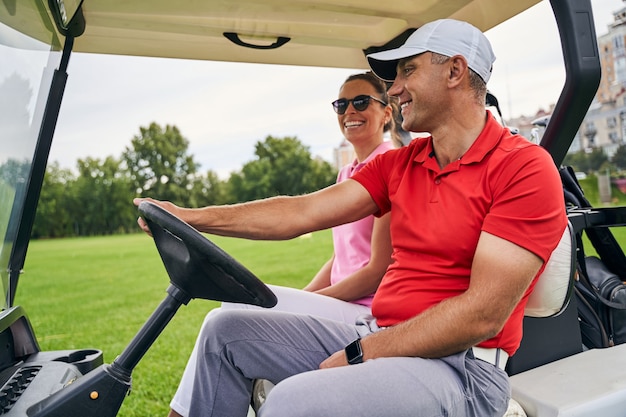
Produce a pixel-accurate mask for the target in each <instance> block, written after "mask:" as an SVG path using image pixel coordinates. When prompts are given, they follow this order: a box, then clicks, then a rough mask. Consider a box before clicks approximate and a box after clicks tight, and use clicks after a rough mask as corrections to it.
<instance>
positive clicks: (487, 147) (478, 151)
mask: <svg viewBox="0 0 626 417" xmlns="http://www.w3.org/2000/svg"><path fill="white" fill-rule="evenodd" d="M485 112H486V117H487V122H486V123H485V127H484V128H483V130H482V132H480V135H478V137H477V138H476V140H475V141H474V143H473V144H472V146H470V148H469V149H468V150H467V152H465V154H464V155H463V157H462V158H461V159H460V161H458V165H466V164H471V163H475V162H480V161H481V160H482V159H483V158H484V157H485V156H486V155H487V154H488V153H489V152H491V150H492V149H494V148H495V147H496V146H497V145H498V143H499V142H500V139H502V132H503V129H504V128H503V127H502V126H501V125H500V123H498V122H497V121H496V119H495V117H494V116H493V115H492V114H491V112H490V111H489V110H485ZM434 157H435V151H434V149H433V137H432V136H430V137H429V138H428V143H427V144H426V146H424V147H423V148H422V150H421V151H420V152H418V153H417V155H416V156H415V159H414V161H415V162H418V163H420V164H425V163H426V161H427V160H428V159H429V158H434ZM435 164H437V163H436V161H435ZM452 164H455V163H454V162H453V163H452ZM452 164H450V165H452ZM455 165H456V164H455ZM438 167H439V165H437V168H438ZM444 170H447V167H446V168H444Z"/></svg>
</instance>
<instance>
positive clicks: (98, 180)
mask: <svg viewBox="0 0 626 417" xmlns="http://www.w3.org/2000/svg"><path fill="white" fill-rule="evenodd" d="M77 166H78V171H79V177H78V178H77V180H76V185H75V190H74V195H75V196H76V204H75V205H74V208H73V210H74V213H73V214H74V219H75V223H74V228H75V233H76V234H78V235H82V236H85V235H104V234H113V233H123V232H128V231H131V230H134V229H136V223H135V221H136V218H137V210H136V208H135V206H134V205H133V203H132V199H133V197H134V196H135V194H134V193H133V192H132V187H131V184H130V179H129V177H128V175H126V174H125V172H124V171H123V170H122V167H121V166H122V163H121V161H119V160H117V159H115V158H113V157H112V156H109V157H107V158H106V159H104V160H100V159H93V158H86V159H79V160H78V162H77Z"/></svg>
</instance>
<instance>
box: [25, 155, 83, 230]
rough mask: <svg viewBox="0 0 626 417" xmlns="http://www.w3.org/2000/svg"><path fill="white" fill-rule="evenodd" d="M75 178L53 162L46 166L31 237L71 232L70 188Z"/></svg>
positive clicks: (72, 200)
mask: <svg viewBox="0 0 626 417" xmlns="http://www.w3.org/2000/svg"><path fill="white" fill-rule="evenodd" d="M75 181H76V178H75V176H74V174H73V173H72V171H70V170H69V169H64V168H61V167H60V166H59V163H58V162H53V163H51V164H49V165H48V167H47V168H46V175H45V176H44V179H43V185H42V187H41V194H40V196H39V203H38V205H37V214H36V215H35V223H34V224H33V231H32V234H31V235H32V237H33V238H42V237H65V236H71V235H72V234H73V228H72V226H73V220H72V216H73V215H72V206H73V204H74V199H73V198H72V195H71V194H72V192H71V190H72V188H73V186H74V184H75Z"/></svg>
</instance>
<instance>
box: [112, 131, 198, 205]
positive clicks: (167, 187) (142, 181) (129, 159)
mask: <svg viewBox="0 0 626 417" xmlns="http://www.w3.org/2000/svg"><path fill="white" fill-rule="evenodd" d="M139 131H140V134H139V135H136V136H135V137H133V139H132V141H131V146H130V147H127V148H126V149H125V151H124V152H123V154H122V159H123V161H124V162H125V164H126V169H127V170H128V173H129V175H130V181H131V184H132V186H133V188H134V191H135V192H136V193H137V194H139V195H144V196H150V197H154V198H157V199H160V200H169V201H171V202H173V203H175V204H179V205H183V206H186V205H190V201H189V195H190V191H191V189H192V188H193V181H194V176H195V174H196V172H197V169H198V164H197V163H196V162H195V161H194V160H193V155H189V154H187V150H188V148H189V141H188V140H187V139H185V138H184V137H183V136H182V135H181V133H180V131H179V130H178V128H177V127H176V126H170V125H166V126H165V128H162V127H161V126H159V125H158V124H156V123H151V124H150V126H148V127H140V128H139Z"/></svg>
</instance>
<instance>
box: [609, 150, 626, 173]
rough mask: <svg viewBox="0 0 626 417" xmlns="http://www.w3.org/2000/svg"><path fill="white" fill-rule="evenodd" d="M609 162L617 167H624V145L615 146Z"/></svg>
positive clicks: (625, 167) (625, 164) (625, 166)
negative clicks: (615, 148)
mask: <svg viewBox="0 0 626 417" xmlns="http://www.w3.org/2000/svg"><path fill="white" fill-rule="evenodd" d="M611 162H613V165H615V166H616V167H617V168H618V169H626V145H623V144H622V145H620V146H619V147H618V148H617V150H616V151H615V154H614V155H613V158H611Z"/></svg>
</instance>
